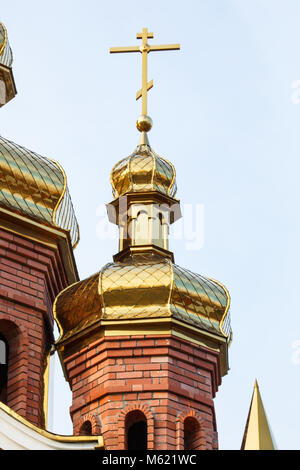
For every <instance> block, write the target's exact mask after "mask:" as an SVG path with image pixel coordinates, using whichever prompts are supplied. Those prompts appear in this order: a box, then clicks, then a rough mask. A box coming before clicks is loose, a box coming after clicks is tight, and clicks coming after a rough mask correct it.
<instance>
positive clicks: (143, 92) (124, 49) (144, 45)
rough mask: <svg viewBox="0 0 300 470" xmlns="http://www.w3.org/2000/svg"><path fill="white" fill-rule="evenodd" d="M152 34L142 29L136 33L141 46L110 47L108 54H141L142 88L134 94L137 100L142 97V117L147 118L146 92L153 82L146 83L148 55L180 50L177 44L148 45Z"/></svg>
mask: <svg viewBox="0 0 300 470" xmlns="http://www.w3.org/2000/svg"><path fill="white" fill-rule="evenodd" d="M153 37H154V35H153V33H149V32H148V29H147V28H143V31H142V33H137V35H136V38H137V39H141V40H142V44H141V46H132V47H111V48H110V52H111V53H116V52H141V53H142V88H141V90H139V91H138V92H137V94H136V99H137V100H138V99H139V98H140V97H142V115H144V116H147V92H148V90H150V89H151V88H152V87H153V80H151V81H150V82H148V78H147V76H148V63H147V59H148V53H149V52H151V51H171V50H176V49H180V45H179V44H165V45H160V46H155V45H149V44H148V42H147V39H152V38H153Z"/></svg>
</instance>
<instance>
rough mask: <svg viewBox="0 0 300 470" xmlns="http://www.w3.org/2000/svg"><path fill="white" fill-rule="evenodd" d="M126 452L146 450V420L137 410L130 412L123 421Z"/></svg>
mask: <svg viewBox="0 0 300 470" xmlns="http://www.w3.org/2000/svg"><path fill="white" fill-rule="evenodd" d="M125 432H126V442H127V446H126V447H127V449H128V450H147V419H146V417H145V415H144V413H142V412H141V411H139V410H135V411H131V412H130V413H128V414H127V416H126V419H125Z"/></svg>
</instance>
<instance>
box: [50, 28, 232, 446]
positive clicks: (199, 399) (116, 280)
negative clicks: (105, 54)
mask: <svg viewBox="0 0 300 470" xmlns="http://www.w3.org/2000/svg"><path fill="white" fill-rule="evenodd" d="M137 38H138V39H142V45H141V46H138V47H122V48H112V49H111V52H113V53H116V52H140V53H141V54H142V89H141V90H140V91H139V92H138V93H137V96H136V98H137V99H138V98H140V97H142V115H141V116H140V118H138V120H137V128H138V130H139V131H140V132H141V139H140V142H139V145H138V146H137V147H136V149H135V150H134V152H133V153H132V154H131V155H130V156H129V157H126V158H123V159H122V160H121V161H120V162H119V163H117V164H116V165H115V166H114V167H113V169H112V172H111V183H112V187H113V195H114V200H113V202H112V203H110V204H109V205H108V216H109V219H110V221H111V222H113V223H116V224H117V225H118V227H119V234H120V236H119V251H118V253H117V254H115V255H114V257H113V262H110V263H108V264H106V265H105V266H104V267H103V268H101V269H100V271H99V272H97V273H96V274H93V275H92V276H90V277H89V278H88V279H85V280H83V281H80V282H77V283H75V284H73V285H72V286H70V287H67V288H66V289H65V290H64V291H63V292H61V293H60V294H59V295H58V297H57V298H56V301H55V304H54V315H55V318H56V320H57V323H58V324H59V327H60V338H59V340H58V341H57V343H56V348H57V350H58V352H59V356H60V359H61V363H62V365H63V368H64V372H65V377H66V379H67V380H68V382H69V384H70V387H71V390H72V397H73V398H72V406H71V408H70V413H71V417H72V421H73V426H74V433H75V434H77V435H84V434H86V433H92V434H97V433H99V432H101V434H102V436H103V439H104V446H105V449H107V450H117V449H149V450H150V449H155V450H159V449H163V450H182V449H190V450H204V449H217V448H218V436H217V426H216V417H215V410H214V397H215V394H216V392H217V390H218V387H219V386H220V384H221V378H222V376H223V375H225V374H226V373H227V372H228V369H229V366H228V346H229V343H230V340H231V328H230V321H229V304H230V298H229V294H228V291H227V289H226V288H225V287H224V286H223V285H222V284H221V283H219V282H217V281H215V280H213V279H210V278H207V277H204V276H201V275H199V274H194V273H192V272H191V271H189V270H187V269H185V268H181V267H180V266H178V265H176V264H175V261H174V255H173V253H172V252H171V251H170V247H169V242H168V234H169V230H170V226H171V224H172V223H173V222H174V221H176V220H177V219H178V218H179V217H180V216H181V213H180V203H179V200H177V199H175V194H176V181H175V179H176V178H175V170H174V167H173V165H172V164H171V163H170V162H168V161H167V160H165V159H164V158H162V157H160V156H158V155H157V154H156V153H155V152H154V150H153V149H152V147H151V146H150V144H149V140H148V136H147V133H148V132H149V131H150V129H151V126H152V121H151V119H150V117H149V116H148V115H147V92H148V90H150V88H152V86H153V81H150V82H148V80H147V58H148V53H149V52H151V51H155V50H160V51H164V50H169V49H179V45H176V44H175V45H170V46H169V45H166V46H152V45H149V44H148V42H147V41H148V39H149V38H153V33H149V32H148V30H147V29H146V28H144V29H143V31H142V33H138V35H137Z"/></svg>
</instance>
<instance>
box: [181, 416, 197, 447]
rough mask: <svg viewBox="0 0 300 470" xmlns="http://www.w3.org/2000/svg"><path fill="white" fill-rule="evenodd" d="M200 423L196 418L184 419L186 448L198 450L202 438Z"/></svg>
mask: <svg viewBox="0 0 300 470" xmlns="http://www.w3.org/2000/svg"><path fill="white" fill-rule="evenodd" d="M199 434H200V424H199V423H198V421H197V420H196V419H195V418H192V417H190V416H189V417H187V418H185V420H184V450H197V446H198V444H199V442H198V441H199V438H200V435H199Z"/></svg>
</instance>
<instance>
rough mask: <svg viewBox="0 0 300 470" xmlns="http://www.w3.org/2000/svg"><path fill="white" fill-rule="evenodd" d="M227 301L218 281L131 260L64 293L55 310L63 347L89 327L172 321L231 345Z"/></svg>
mask: <svg viewBox="0 0 300 470" xmlns="http://www.w3.org/2000/svg"><path fill="white" fill-rule="evenodd" d="M229 304H230V297H229V294H228V291H227V289H226V288H225V287H224V286H222V285H221V284H219V283H218V282H217V281H215V280H212V279H208V278H206V277H203V276H200V275H199V274H194V273H192V272H191V271H188V270H186V269H183V268H181V267H179V266H177V265H176V264H174V263H173V262H172V261H171V260H170V259H169V258H163V257H160V256H156V255H153V256H152V257H149V256H139V257H131V258H128V259H127V260H126V263H124V262H115V263H108V264H106V265H105V266H104V267H103V268H102V269H101V271H100V272H98V273H96V274H94V275H93V276H90V277H89V278H88V279H85V280H83V281H80V282H78V283H75V284H73V285H71V286H69V287H68V288H67V289H65V290H64V291H62V292H61V293H60V294H59V295H58V297H57V298H56V301H55V304H54V316H55V319H56V321H57V323H58V325H59V328H60V334H61V335H60V338H59V340H58V342H61V341H63V340H65V339H67V338H69V337H70V336H73V335H74V334H77V333H79V332H80V331H82V330H84V329H85V328H87V327H91V326H92V325H93V324H96V323H100V324H101V321H102V320H103V321H106V322H107V321H113V320H118V321H120V320H130V321H132V320H142V319H147V320H149V319H164V318H170V317H172V318H174V319H176V320H179V321H181V322H183V323H187V324H189V325H192V326H193V327H196V328H197V329H198V330H202V331H206V332H208V333H212V334H216V335H219V336H221V337H222V338H223V339H224V337H225V338H226V339H227V340H228V341H229V340H230V336H231V330H230V322H229Z"/></svg>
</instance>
